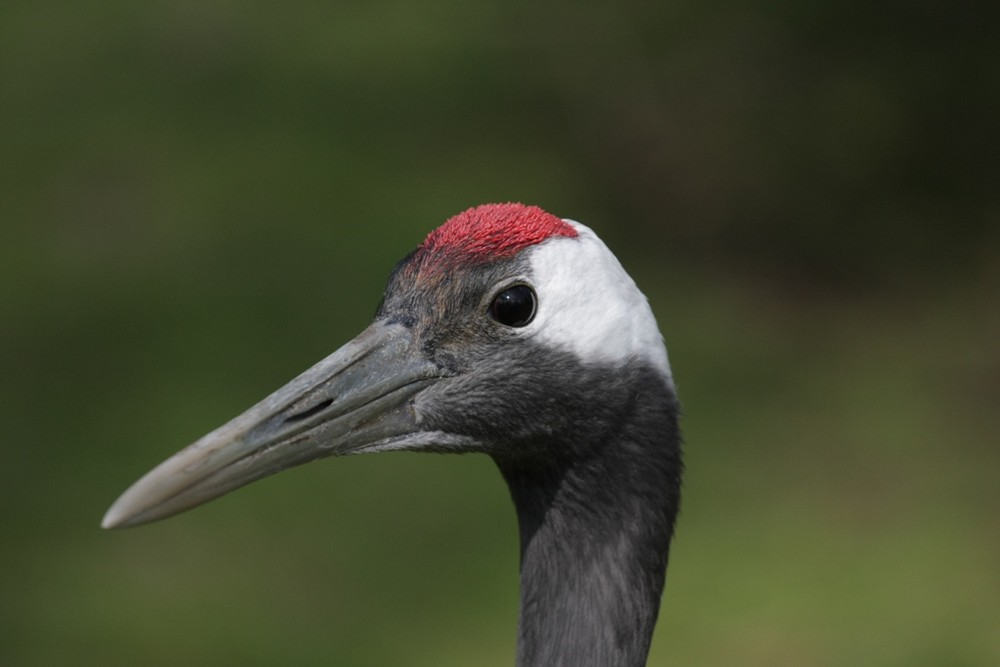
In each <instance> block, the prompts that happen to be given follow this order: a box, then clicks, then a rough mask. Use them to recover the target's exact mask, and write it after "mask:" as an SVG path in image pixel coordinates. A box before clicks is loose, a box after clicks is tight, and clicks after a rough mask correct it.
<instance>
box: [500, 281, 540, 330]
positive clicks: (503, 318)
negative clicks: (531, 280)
mask: <svg viewBox="0 0 1000 667" xmlns="http://www.w3.org/2000/svg"><path fill="white" fill-rule="evenodd" d="M537 306H538V298H537V297H536V296H535V291H534V290H533V289H531V288H530V287H528V286H527V285H514V286H512V287H508V288H507V289H505V290H504V291H503V292H500V294H498V295H497V297H496V298H495V299H493V303H492V304H490V315H491V316H492V317H493V319H494V320H496V321H497V322H499V323H500V324H505V325H507V326H509V327H523V326H526V325H527V324H529V323H530V322H531V320H533V319H535V310H536V309H537Z"/></svg>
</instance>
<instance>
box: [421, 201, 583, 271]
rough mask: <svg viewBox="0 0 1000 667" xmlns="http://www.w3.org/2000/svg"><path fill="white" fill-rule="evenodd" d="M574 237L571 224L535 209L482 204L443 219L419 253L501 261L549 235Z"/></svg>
mask: <svg viewBox="0 0 1000 667" xmlns="http://www.w3.org/2000/svg"><path fill="white" fill-rule="evenodd" d="M576 235H577V234H576V230H575V229H574V228H573V227H572V225H570V224H569V223H567V222H565V221H564V220H561V219H559V218H557V217H556V216H554V215H552V214H551V213H546V212H545V211H543V210H542V209H540V208H538V207H537V206H525V205H524V204H515V203H510V204H483V205H482V206H476V207H474V208H470V209H469V210H467V211H463V212H462V213H459V214H458V215H456V216H453V217H451V218H449V219H448V220H446V221H445V223H444V224H443V225H441V226H440V227H438V228H437V229H435V230H434V231H433V232H431V233H430V234H428V235H427V238H426V239H424V242H423V243H422V244H420V248H419V250H420V251H422V252H431V253H434V254H437V253H444V254H447V255H452V254H454V255H464V256H466V257H468V258H470V259H478V260H492V259H503V258H506V257H511V256H513V255H516V254H517V253H518V252H520V251H521V250H524V249H525V248H527V247H528V246H533V245H536V244H538V243H541V242H542V241H544V240H546V239H548V238H551V237H553V236H568V237H575V236H576Z"/></svg>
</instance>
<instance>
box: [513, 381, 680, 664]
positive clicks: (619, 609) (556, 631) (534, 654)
mask: <svg viewBox="0 0 1000 667" xmlns="http://www.w3.org/2000/svg"><path fill="white" fill-rule="evenodd" d="M662 384H663V383H661V385H662ZM637 393H638V397H637V398H635V399H634V401H633V402H632V405H631V406H630V411H629V414H628V416H627V418H626V419H624V420H622V421H621V422H619V423H618V424H616V425H615V428H614V429H613V432H614V435H613V436H606V437H604V438H602V439H601V440H600V441H599V442H594V443H588V444H587V445H586V446H582V447H580V446H578V447H570V448H568V450H569V451H568V453H566V455H557V454H553V453H552V452H554V451H562V452H566V449H567V448H565V447H551V446H550V447H547V448H545V449H543V450H542V451H545V452H547V453H545V454H543V455H541V456H539V457H536V458H533V459H531V460H524V459H518V460H498V461H497V463H498V465H499V467H500V469H501V472H502V473H503V475H504V478H505V479H506V481H507V484H508V486H509V488H510V491H511V495H512V497H513V500H514V504H515V507H516V509H517V515H518V524H519V530H520V537H521V615H520V622H519V628H518V655H517V664H518V665H519V667H540V666H542V665H546V666H559V665H564V666H566V667H570V666H572V667H598V666H601V667H609V666H614V667H638V666H641V665H645V663H646V656H647V653H648V651H649V645H650V641H651V639H652V634H653V628H654V626H655V624H656V617H657V613H658V611H659V606H660V597H661V594H662V591H663V585H664V579H665V574H666V567H667V556H668V550H669V546H670V539H671V536H672V533H673V524H674V518H675V516H676V513H677V508H678V503H679V496H680V473H681V462H680V435H679V431H678V426H677V402H676V398H675V396H674V393H673V390H672V389H671V388H670V387H669V386H667V387H666V392H664V391H657V392H651V393H650V392H637Z"/></svg>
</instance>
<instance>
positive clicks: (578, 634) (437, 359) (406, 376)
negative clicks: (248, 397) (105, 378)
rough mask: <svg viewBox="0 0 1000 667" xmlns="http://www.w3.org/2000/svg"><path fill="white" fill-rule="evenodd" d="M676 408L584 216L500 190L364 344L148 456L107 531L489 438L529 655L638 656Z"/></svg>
mask: <svg viewBox="0 0 1000 667" xmlns="http://www.w3.org/2000/svg"><path fill="white" fill-rule="evenodd" d="M677 419H678V402H677V397H676V393H675V390H674V385H673V380H672V378H671V372H670V366H669V364H668V362H667V352H666V348H665V347H664V344H663V338H662V336H661V335H660V332H659V330H658V329H657V326H656V322H655V320H654V318H653V314H652V312H651V310H650V308H649V305H648V304H647V302H646V299H645V297H644V296H643V295H642V293H640V292H639V290H638V289H637V288H636V286H635V283H634V282H633V281H632V279H631V278H630V277H629V276H628V275H627V274H626V273H625V271H624V269H622V267H621V265H620V264H619V263H618V260H617V259H615V257H614V255H612V254H611V251H609V250H608V248H607V247H606V246H605V245H604V244H603V243H602V242H601V241H600V239H598V238H597V236H596V235H595V234H594V232H592V231H591V230H590V229H588V228H587V227H585V226H584V225H581V224H579V223H577V222H574V221H572V220H562V219H559V218H557V217H556V216H554V215H551V214H549V213H546V212H545V211H543V210H541V209H539V208H536V207H533V206H524V205H521V204H489V205H484V206H479V207H476V208H472V209H469V210H467V211H465V212H464V213H460V214H459V215H456V216H454V217H453V218H451V219H449V220H448V221H446V222H445V223H444V225H442V226H441V227H439V228H438V229H436V230H435V231H433V232H431V233H430V235H428V236H427V238H426V239H425V240H424V242H423V243H421V244H420V246H419V247H418V248H417V249H416V250H415V251H413V252H412V253H410V254H409V255H408V256H407V257H406V258H404V259H403V260H402V261H401V262H400V263H399V264H398V265H397V266H396V267H395V269H394V270H393V271H392V274H391V275H390V277H389V284H388V287H387V288H386V291H385V296H384V298H383V301H382V304H381V305H380V306H379V309H378V312H377V314H376V316H375V321H374V322H373V323H372V324H371V325H370V326H369V327H368V328H367V329H365V330H364V331H363V332H361V334H360V335H359V336H358V337H357V338H355V339H354V340H352V341H351V342H349V343H347V344H346V345H344V346H343V347H342V348H340V349H339V350H337V351H336V352H334V353H333V354H331V355H330V356H329V357H327V358H326V359H324V360H322V361H320V362H319V363H318V364H316V365H315V366H313V367H312V368H310V369H309V370H307V371H306V372H305V373H303V374H302V375H300V376H299V377H297V378H295V379H294V380H292V381H291V382H290V383H288V384H287V385H285V386H284V387H282V388H281V389H278V390H277V391H276V392H274V393H273V394H271V395H270V396H268V397H267V398H265V399H264V400H263V401H261V402H260V403H258V404H257V405H255V406H254V407H252V408H250V409H249V410H247V411H246V412H245V413H243V414H242V415H240V416H238V417H236V418H235V419H233V420H232V421H230V422H229V423H227V424H225V425H223V426H221V427H220V428H218V429H216V430H215V431H212V432H211V433H209V434H208V435H206V436H205V437H203V438H201V439H200V440H198V441H197V442H195V443H194V444H192V445H190V446H189V447H187V448H186V449H184V450H182V451H180V452H178V453H177V454H175V455H174V456H173V457H172V458H170V459H168V460H166V461H165V462H163V463H162V464H160V465H159V466H158V467H156V468H154V469H153V470H152V471H151V472H149V473H148V474H147V475H146V476H145V477H143V478H142V479H140V480H139V481H138V482H136V483H135V484H134V485H133V486H132V487H131V488H130V489H128V490H127V491H126V492H125V493H124V494H122V496H121V497H120V498H119V499H118V500H117V501H116V502H115V503H114V505H112V506H111V508H110V509H109V510H108V512H107V514H106V515H105V517H104V521H103V524H102V525H103V526H104V527H105V528H115V527H120V526H133V525H136V524H141V523H145V522H147V521H153V520H155V519H161V518H163V517H167V516H170V515H172V514H175V513H177V512H181V511H183V510H186V509H189V508H192V507H194V506H196V505H199V504H201V503H203V502H205V501H208V500H211V499H212V498H215V497H217V496H220V495H222V494H224V493H227V492H229V491H232V490H233V489H236V488H237V487H240V486H243V485H244V484H248V483H250V482H252V481H254V480H256V479H260V478H261V477H265V476H267V475H271V474H273V473H276V472H278V471H280V470H283V469H285V468H289V467H291V466H295V465H299V464H301V463H305V462H307V461H311V460H313V459H318V458H323V457H326V456H339V455H343V454H358V453H362V452H382V451H389V450H411V451H422V452H483V453H485V454H488V455H489V456H491V457H492V458H493V459H494V461H496V464H497V466H498V467H499V468H500V472H501V473H502V474H503V477H504V479H505V480H506V482H507V484H508V486H509V487H510V493H511V496H512V497H513V500H514V506H515V508H516V511H517V517H518V525H519V531H520V538H521V616H520V623H519V630H518V649H517V663H518V665H521V666H522V667H529V666H531V667H536V666H542V665H545V666H553V665H562V666H566V667H587V666H593V667H598V666H600V667H609V666H622V667H632V666H636V665H643V664H645V661H646V655H647V653H648V651H649V644H650V639H651V637H652V633H653V626H654V625H655V623H656V616H657V612H658V610H659V606H660V596H661V593H662V591H663V583H664V576H665V573H666V567H667V553H668V549H669V546H670V539H671V535H672V533H673V525H674V519H675V516H676V514H677V508H678V503H679V500H680V478H681V467H682V466H681V447H680V434H679V430H678V423H677Z"/></svg>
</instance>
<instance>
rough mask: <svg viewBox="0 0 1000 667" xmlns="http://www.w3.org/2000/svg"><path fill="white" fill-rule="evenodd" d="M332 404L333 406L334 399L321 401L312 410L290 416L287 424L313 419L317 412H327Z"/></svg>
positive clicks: (286, 419)
mask: <svg viewBox="0 0 1000 667" xmlns="http://www.w3.org/2000/svg"><path fill="white" fill-rule="evenodd" d="M332 404H333V399H332V398H328V399H326V400H324V401H320V402H319V403H317V404H316V405H314V406H312V407H311V408H306V409H305V410H303V411H302V412H296V413H295V414H294V415H289V416H287V417H285V423H286V424H289V423H291V422H299V421H302V420H303V419H306V418H308V417H312V416H313V415H314V414H316V413H317V412H322V411H323V410H326V409H327V408H328V407H330V406H331V405H332Z"/></svg>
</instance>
